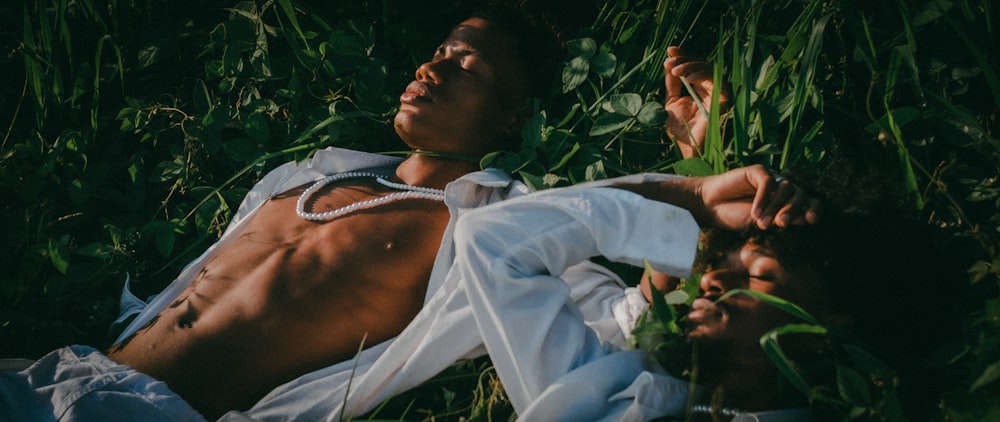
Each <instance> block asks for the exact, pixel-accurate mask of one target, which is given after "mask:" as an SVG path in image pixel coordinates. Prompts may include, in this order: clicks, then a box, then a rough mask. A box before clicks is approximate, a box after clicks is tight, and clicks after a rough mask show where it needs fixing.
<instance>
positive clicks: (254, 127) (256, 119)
mask: <svg viewBox="0 0 1000 422" xmlns="http://www.w3.org/2000/svg"><path fill="white" fill-rule="evenodd" d="M243 129H244V130H246V132H247V136H249V137H250V139H252V140H254V141H256V142H259V143H265V142H267V140H268V138H270V136H271V135H270V133H271V132H270V129H269V128H268V123H267V118H266V117H264V114H263V113H261V112H256V111H255V112H252V113H250V114H248V115H247V116H246V117H245V118H244V119H243Z"/></svg>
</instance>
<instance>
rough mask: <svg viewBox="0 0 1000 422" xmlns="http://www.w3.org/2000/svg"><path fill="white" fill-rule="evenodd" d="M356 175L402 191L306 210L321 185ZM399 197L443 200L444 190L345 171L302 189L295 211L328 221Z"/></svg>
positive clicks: (370, 174) (399, 198) (311, 217)
mask: <svg viewBox="0 0 1000 422" xmlns="http://www.w3.org/2000/svg"><path fill="white" fill-rule="evenodd" d="M358 177H371V178H374V179H375V181H376V182H378V183H379V184H381V185H383V186H386V187H389V188H392V189H398V190H401V191H402V192H393V193H390V194H388V195H385V196H380V197H377V198H372V199H368V200H364V201H359V202H355V203H353V204H349V205H345V206H343V207H340V208H337V209H335V210H332V211H326V212H318V213H313V212H306V210H305V206H306V202H308V201H309V198H311V197H312V195H313V194H315V193H316V191H318V190H320V189H321V188H322V187H323V186H326V185H328V184H330V183H332V182H335V181H337V180H344V179H352V178H358ZM401 199H428V200H432V201H442V202H443V201H444V190H441V189H433V188H428V187H423V186H410V185H407V184H404V183H395V182H390V181H388V180H386V179H385V178H383V177H382V176H381V175H378V174H375V173H370V172H347V173H340V174H334V175H330V176H327V177H325V178H323V179H320V180H318V181H316V183H313V184H312V186H310V187H309V188H308V189H306V190H304V191H302V194H301V195H299V199H298V201H297V202H296V203H295V213H296V214H298V215H299V217H301V218H303V219H306V220H309V221H330V220H333V219H335V218H337V217H340V216H343V215H345V214H350V213H352V212H356V211H361V210H365V209H368V208H374V207H377V206H379V205H383V204H387V203H390V202H394V201H398V200H401Z"/></svg>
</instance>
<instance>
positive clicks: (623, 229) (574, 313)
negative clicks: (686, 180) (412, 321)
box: [449, 176, 699, 421]
mask: <svg viewBox="0 0 1000 422" xmlns="http://www.w3.org/2000/svg"><path fill="white" fill-rule="evenodd" d="M640 177H641V176H640ZM631 179H636V178H635V177H632V178H631ZM605 183H608V181H605V182H602V184H605ZM591 186H593V185H588V186H579V187H576V188H571V189H559V190H551V191H543V192H539V193H535V194H531V195H527V196H522V197H520V198H516V199H511V200H508V201H504V202H502V203H498V204H493V205H490V206H486V207H483V208H480V209H477V210H474V211H470V212H469V213H467V214H465V215H464V216H463V217H462V218H460V219H459V222H458V224H457V227H456V230H455V242H456V251H457V255H456V266H457V267H458V273H457V274H456V278H457V279H458V280H459V281H458V282H459V283H461V284H462V285H463V286H464V287H465V290H466V292H467V295H468V299H469V303H470V305H471V307H472V309H473V317H474V318H475V320H476V324H477V327H478V330H479V332H480V334H481V335H482V336H483V339H484V340H485V345H486V349H487V350H488V352H489V354H490V357H491V359H492V362H493V365H494V366H495V367H496V370H497V375H498V376H499V377H500V380H501V381H502V382H503V384H504V388H505V391H506V393H507V396H508V397H509V398H510V400H511V403H512V404H513V406H514V409H515V411H517V412H518V414H519V416H520V418H521V419H522V420H528V421H598V420H651V419H654V418H656V417H660V416H683V415H684V411H685V409H686V404H687V399H688V394H687V391H688V390H687V384H686V382H685V381H681V380H678V379H675V378H672V377H669V376H667V375H665V374H664V373H663V372H662V370H660V369H659V368H658V367H657V366H656V365H655V364H652V363H651V362H648V361H647V359H649V357H648V356H647V355H645V354H644V353H643V352H640V351H635V350H632V351H625V350H622V349H621V348H619V347H616V346H614V345H611V344H606V343H602V342H601V341H600V340H599V339H598V337H597V335H595V333H594V331H592V330H591V329H589V328H588V327H587V326H586V325H585V324H584V316H583V314H581V312H580V310H579V309H578V307H577V305H576V304H575V303H574V300H573V298H572V296H571V294H570V286H569V285H567V283H568V282H569V281H570V280H571V279H569V278H567V277H566V276H565V274H564V273H565V272H566V271H567V270H568V269H569V268H570V266H572V265H574V264H576V263H578V262H580V261H583V260H586V259H589V258H591V257H594V256H597V255H602V256H604V257H606V258H608V259H610V260H612V261H616V262H623V263H628V264H632V265H636V266H642V265H643V262H644V260H648V262H649V263H650V265H651V266H652V267H653V268H654V269H656V270H659V271H662V272H666V273H668V274H672V275H675V276H687V275H688V274H689V273H690V270H691V264H692V262H693V260H694V255H695V251H696V247H697V241H698V234H699V228H698V225H697V224H696V223H695V221H694V218H693V217H692V216H691V214H690V213H689V212H687V211H686V210H684V209H681V208H678V207H675V206H673V205H669V204H664V203H660V202H656V201H651V200H647V199H644V198H643V197H641V196H639V195H637V194H634V193H631V192H628V191H624V190H620V189H614V188H607V187H598V188H590V187H591ZM588 188H589V189H588ZM559 274H564V275H563V277H562V278H560V277H559V276H557V275H559ZM449 280H451V278H449ZM629 290H630V293H632V294H633V295H635V294H638V295H640V298H641V294H639V293H638V292H637V291H636V290H635V289H629ZM621 296H625V292H624V290H623V292H622V293H621ZM640 300H641V299H640ZM619 303H621V302H619ZM642 303H643V304H644V303H645V301H644V300H642ZM643 307H644V306H643ZM623 328H624V327H623ZM627 329H629V330H630V329H631V325H629V327H628V328H627Z"/></svg>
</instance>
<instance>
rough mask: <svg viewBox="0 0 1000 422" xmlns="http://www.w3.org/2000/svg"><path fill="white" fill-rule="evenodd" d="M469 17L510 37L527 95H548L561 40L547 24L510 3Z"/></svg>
mask: <svg viewBox="0 0 1000 422" xmlns="http://www.w3.org/2000/svg"><path fill="white" fill-rule="evenodd" d="M469 17H470V18H481V19H485V20H487V21H489V22H491V23H492V24H494V25H496V26H497V27H498V28H499V29H500V30H502V31H503V32H504V33H506V34H507V35H508V36H510V37H511V39H513V41H514V50H513V51H512V53H513V54H514V58H515V60H516V61H517V62H518V65H519V66H520V67H521V69H523V72H522V73H523V76H524V77H525V78H526V79H525V82H526V84H525V87H526V88H527V94H528V96H529V97H531V98H544V97H546V96H548V95H549V93H550V92H551V90H552V85H553V83H554V82H555V81H556V77H557V75H558V72H559V63H560V62H561V60H562V56H563V46H562V43H561V42H560V41H559V39H558V37H557V36H556V34H555V32H554V30H553V28H552V27H551V26H550V25H549V24H547V23H546V22H544V21H542V20H541V19H540V18H539V17H537V16H534V15H531V14H529V13H527V12H525V11H524V10H522V9H520V8H515V7H510V6H490V7H486V8H483V9H479V10H478V11H476V12H474V13H472V14H471V15H470V16H469Z"/></svg>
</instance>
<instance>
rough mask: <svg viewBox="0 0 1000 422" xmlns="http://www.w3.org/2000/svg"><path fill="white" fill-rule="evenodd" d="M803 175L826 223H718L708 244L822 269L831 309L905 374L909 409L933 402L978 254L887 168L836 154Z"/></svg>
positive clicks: (956, 335)
mask: <svg viewBox="0 0 1000 422" xmlns="http://www.w3.org/2000/svg"><path fill="white" fill-rule="evenodd" d="M796 181H797V182H798V183H799V184H800V185H801V186H803V187H806V188H807V189H808V190H812V191H814V193H815V194H816V195H817V196H818V197H820V198H821V199H822V200H823V203H824V212H823V215H822V217H821V220H820V221H819V222H818V223H816V224H813V225H804V226H793V227H788V228H784V229H776V230H767V231H761V230H757V229H751V230H749V231H747V232H744V233H725V232H720V231H712V232H709V233H708V234H707V235H706V238H705V239H706V240H705V250H706V251H709V252H710V251H720V250H728V249H729V248H732V247H733V246H734V245H740V244H742V243H745V242H753V243H755V244H758V245H761V246H763V247H765V248H767V249H769V250H771V251H772V252H774V253H775V254H776V257H777V259H778V260H779V262H781V264H782V265H784V266H786V267H790V268H794V267H804V268H809V269H811V270H813V271H815V272H816V273H818V274H819V277H820V278H821V280H820V281H821V283H822V286H823V289H824V292H823V293H824V294H825V295H827V298H828V299H829V301H828V303H829V304H830V305H831V306H832V311H833V312H834V313H838V314H841V315H846V316H848V317H849V319H850V320H851V322H852V323H851V324H850V325H849V326H847V327H843V328H846V330H845V334H847V335H848V336H850V337H852V338H853V340H854V341H857V342H858V343H860V345H861V346H862V347H863V348H864V349H865V350H867V351H869V352H872V353H873V354H875V355H876V356H878V357H880V358H881V359H882V360H883V361H884V362H886V363H888V364H889V365H890V366H891V367H892V368H893V369H894V370H895V371H896V372H897V373H898V375H899V376H900V379H901V380H903V383H902V385H901V390H902V392H903V393H904V397H905V399H906V400H905V401H906V402H907V403H908V406H907V407H910V408H912V407H913V405H917V406H920V405H923V406H927V405H933V403H934V402H935V401H934V400H932V398H933V395H934V394H935V390H937V389H939V388H940V387H941V385H940V384H941V376H942V374H940V373H937V372H935V371H929V370H928V368H931V367H933V366H934V365H931V363H932V360H933V359H932V358H934V357H936V356H935V355H934V353H935V352H936V351H938V350H939V349H941V346H942V345H945V344H947V343H949V342H952V343H954V341H957V340H958V339H959V336H960V332H961V330H960V327H961V324H960V317H959V315H960V313H959V305H960V300H961V297H962V295H961V293H962V292H963V290H964V287H965V286H966V283H964V281H965V275H964V269H965V268H968V264H969V262H966V261H968V260H969V258H967V257H965V256H962V254H961V252H960V250H961V249H960V248H957V247H956V245H955V242H953V241H954V238H952V237H950V236H949V233H947V232H945V231H944V230H942V229H941V228H940V227H937V226H934V225H932V224H930V223H928V222H927V221H926V219H922V218H921V216H920V212H919V211H918V209H917V207H915V206H914V205H912V203H910V202H909V200H908V199H907V196H906V195H905V194H904V193H902V192H899V191H898V190H896V189H895V188H894V186H896V185H898V183H895V184H894V183H892V182H893V181H895V179H892V178H891V177H887V176H886V172H885V170H883V169H878V168H874V167H865V166H863V165H862V164H859V163H858V162H856V160H852V161H847V160H840V159H834V160H833V161H832V162H831V163H830V166H829V167H827V168H826V169H824V171H822V172H818V173H815V174H813V175H811V176H802V178H801V179H798V180H796ZM939 366H940V365H939Z"/></svg>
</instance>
